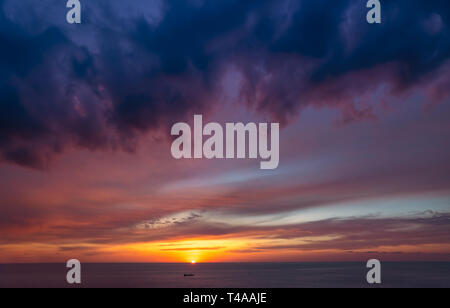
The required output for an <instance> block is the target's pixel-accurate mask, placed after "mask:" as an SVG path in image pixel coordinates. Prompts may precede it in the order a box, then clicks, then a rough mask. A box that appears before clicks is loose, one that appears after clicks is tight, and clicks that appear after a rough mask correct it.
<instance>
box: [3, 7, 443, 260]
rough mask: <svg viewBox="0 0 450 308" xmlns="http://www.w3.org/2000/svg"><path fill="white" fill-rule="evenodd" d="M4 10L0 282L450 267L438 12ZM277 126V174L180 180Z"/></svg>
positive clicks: (245, 171)
mask: <svg viewBox="0 0 450 308" xmlns="http://www.w3.org/2000/svg"><path fill="white" fill-rule="evenodd" d="M81 3H82V24H79V25H71V24H68V23H67V22H66V19H65V17H66V12H67V8H66V7H65V3H64V1H57V0H42V1H40V2H39V3H38V4H37V3H36V1H31V0H22V1H13V0H0V46H1V48H0V213H1V215H0V234H1V236H0V263H13V262H65V261H66V260H68V259H72V258H76V259H79V260H80V261H82V262H191V261H192V260H195V261H197V262H297V261H357V260H358V261H359V260H368V259H370V258H378V259H380V260H389V261H400V260H401V261H415V260H419V261H450V163H449V160H448V157H449V154H450V143H449V142H448V140H450V121H449V120H450V74H449V73H450V3H449V2H448V1H447V0H442V1H440V0H434V1H426V2H425V1H421V0H391V1H382V23H381V24H372V25H370V24H368V23H367V22H366V18H365V16H366V13H367V11H368V9H367V8H366V6H365V1H350V0H348V1H347V0H340V1H324V0H315V1H305V0H298V1H296V0H246V1H238V0H226V1H225V0H223V1H222V0H216V1H207V0H190V1H189V0H186V1H182V0H179V1H176V0H172V1H164V0H145V1H144V0H136V1H132V2H126V1H119V0H108V1H106V0H105V1H102V0H99V1H81ZM195 114H202V115H203V119H204V122H205V123H206V122H218V123H227V122H243V123H248V122H255V123H260V122H277V123H280V125H281V131H280V164H279V166H278V168H277V169H274V170H261V169H260V168H259V160H251V159H239V160H237V159H234V160H207V159H195V160H194V159H191V160H186V159H185V160H175V159H174V158H173V157H172V155H171V151H170V148H171V143H172V141H173V139H174V138H173V136H170V128H171V126H172V125H173V124H175V123H177V122H180V121H183V122H187V123H191V124H192V123H193V116H194V115H195Z"/></svg>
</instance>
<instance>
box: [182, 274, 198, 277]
mask: <svg viewBox="0 0 450 308" xmlns="http://www.w3.org/2000/svg"><path fill="white" fill-rule="evenodd" d="M194 276H195V275H194V274H184V277H194Z"/></svg>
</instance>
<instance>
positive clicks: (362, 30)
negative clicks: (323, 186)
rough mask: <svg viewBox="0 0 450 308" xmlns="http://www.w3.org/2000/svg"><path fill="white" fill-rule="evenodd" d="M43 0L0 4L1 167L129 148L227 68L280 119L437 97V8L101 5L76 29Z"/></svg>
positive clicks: (219, 85) (364, 111)
mask: <svg viewBox="0 0 450 308" xmlns="http://www.w3.org/2000/svg"><path fill="white" fill-rule="evenodd" d="M46 2H48V3H47V5H46V6H44V7H45V8H47V11H43V10H42V9H40V8H37V7H36V6H35V5H32V4H31V3H29V2H27V1H22V2H21V3H20V4H18V3H14V2H13V1H6V0H2V1H1V2H0V5H1V9H0V28H1V30H0V31H1V32H0V40H1V44H2V46H3V48H2V51H1V55H0V56H1V60H0V61H1V63H0V65H1V68H2V70H1V75H0V80H1V88H0V101H1V107H0V108H1V113H0V114H1V117H2V118H1V121H0V122H1V125H2V127H1V130H0V152H1V157H2V159H3V160H4V161H6V162H12V163H16V164H20V165H24V166H29V167H37V168H45V167H46V166H47V165H48V163H49V162H50V160H51V158H52V157H53V155H54V154H55V153H60V152H62V151H64V150H65V149H66V148H68V147H73V146H76V147H82V148H86V149H89V150H105V149H109V150H115V149H122V150H128V151H132V150H134V149H135V146H136V142H137V140H138V139H139V138H140V136H141V135H142V133H147V132H149V131H157V130H159V129H160V128H162V129H164V131H167V127H168V126H169V125H170V124H171V123H173V122H176V121H178V120H180V119H183V118H186V117H188V116H189V117H190V116H191V115H192V114H193V113H195V112H208V110H210V109H211V108H213V107H214V105H215V104H217V103H218V102H220V98H221V97H222V96H223V91H224V79H225V76H226V75H227V74H230V72H233V73H232V75H231V78H232V79H234V80H235V82H236V83H235V85H236V87H235V88H236V89H234V90H235V91H238V92H239V96H238V98H239V100H240V101H241V102H242V103H246V104H247V105H248V106H249V107H250V108H252V109H255V110H258V111H259V112H261V114H263V115H270V116H271V117H272V118H274V119H276V120H278V121H281V122H283V123H288V121H290V120H292V119H293V115H296V114H297V113H298V112H299V111H300V110H302V109H304V108H306V107H307V106H310V105H315V106H332V107H334V108H338V109H339V110H341V112H342V123H348V122H350V121H354V120H360V119H374V117H375V115H374V111H373V106H372V104H373V101H374V100H376V99H375V98H374V95H375V93H379V92H380V94H379V95H381V97H388V96H392V95H393V96H401V95H403V94H405V93H409V92H413V91H416V90H421V91H425V92H426V93H428V94H429V96H428V98H429V100H430V101H438V102H439V101H442V100H444V99H447V98H448V87H446V86H445V85H446V84H447V83H448V81H449V80H448V77H447V78H446V77H445V76H447V75H448V65H447V60H448V57H449V54H450V37H449V35H450V34H449V28H448V27H449V23H450V21H449V18H450V17H449V14H448V12H449V4H448V2H447V1H433V2H432V3H423V1H400V0H399V1H389V2H388V3H386V4H383V23H382V24H381V25H376V26H374V25H369V24H367V23H366V22H365V14H366V8H365V7H364V6H362V5H359V3H355V2H354V1H339V2H335V3H330V2H329V1H322V0H321V1H314V2H307V1H269V0H267V1H236V0H233V1H214V2H212V1H205V2H202V1H161V2H159V1H155V2H152V4H147V5H146V4H145V3H141V2H138V3H137V4H136V6H137V7H140V8H141V11H140V12H139V13H136V12H135V11H133V10H132V9H131V6H129V5H126V4H123V3H122V2H121V1H108V2H106V1H105V2H103V1H100V2H95V3H85V4H84V5H85V6H84V8H83V14H84V15H83V18H84V19H83V22H84V23H83V24H82V25H79V26H73V25H68V24H66V23H65V22H64V20H63V17H64V16H65V10H66V9H65V8H64V7H62V6H61V5H60V3H59V2H57V1H50V0H49V1H46ZM48 8H52V9H48ZM135 10H136V9H135ZM37 15H39V19H37ZM58 16H59V17H58ZM75 27H76V28H75ZM399 37H401V39H399ZM236 80H237V81H236ZM377 99H379V98H377Z"/></svg>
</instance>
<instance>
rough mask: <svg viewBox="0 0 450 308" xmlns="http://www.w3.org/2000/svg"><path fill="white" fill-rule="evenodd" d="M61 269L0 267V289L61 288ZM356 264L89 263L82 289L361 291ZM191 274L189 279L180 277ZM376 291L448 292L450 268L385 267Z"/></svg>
mask: <svg viewBox="0 0 450 308" xmlns="http://www.w3.org/2000/svg"><path fill="white" fill-rule="evenodd" d="M67 271H68V269H67V268H66V266H65V264H0V288H18V287H19V288H65V287H74V286H73V285H68V283H67V282H66V274H67ZM367 272H368V269H367V268H366V264H365V263H361V262H327V263H197V264H180V263H176V264H175V263H108V264H106V263H105V264H101V263H95V264H93V263H89V264H82V265H81V280H82V283H81V285H79V286H76V287H85V288H366V287H374V286H373V285H369V284H368V283H367V281H366V274H367ZM185 274H193V275H194V276H185ZM381 277H382V278H381V280H382V281H381V284H379V285H377V286H376V287H381V288H383V287H384V288H448V287H450V262H384V263H382V267H381Z"/></svg>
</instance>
